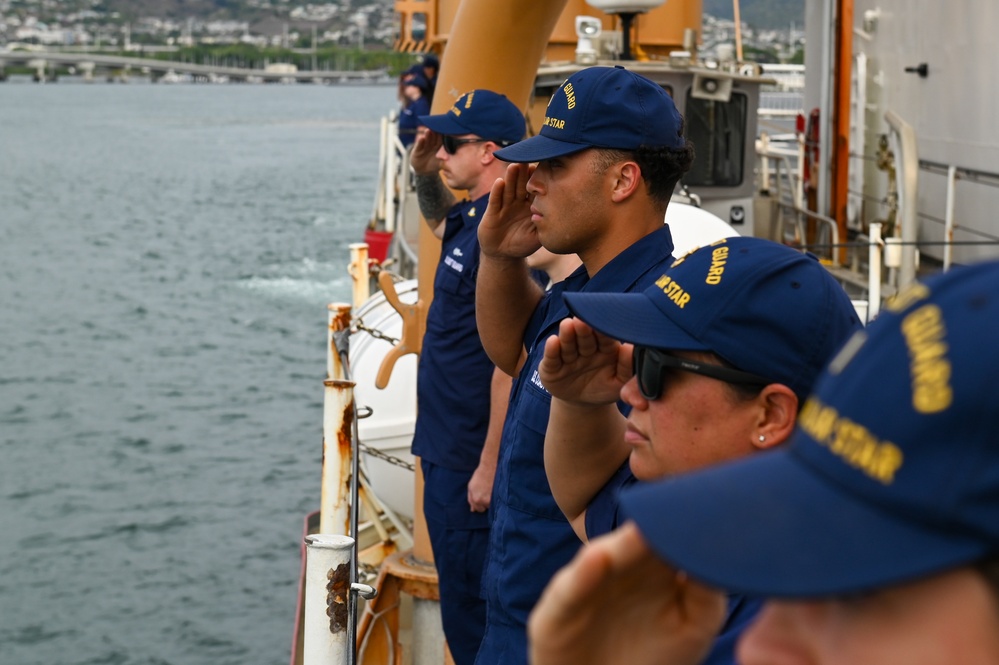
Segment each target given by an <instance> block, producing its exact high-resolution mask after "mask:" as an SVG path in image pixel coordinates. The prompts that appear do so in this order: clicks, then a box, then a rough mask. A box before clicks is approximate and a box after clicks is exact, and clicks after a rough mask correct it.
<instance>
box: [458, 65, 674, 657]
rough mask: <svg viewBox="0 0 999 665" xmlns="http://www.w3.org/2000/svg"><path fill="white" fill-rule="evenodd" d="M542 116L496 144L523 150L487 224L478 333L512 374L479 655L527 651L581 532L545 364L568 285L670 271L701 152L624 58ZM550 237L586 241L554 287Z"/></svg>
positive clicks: (655, 89)
mask: <svg viewBox="0 0 999 665" xmlns="http://www.w3.org/2000/svg"><path fill="white" fill-rule="evenodd" d="M546 116H547V118H546V120H545V122H544V123H543V124H542V126H541V127H540V130H539V132H538V134H537V135H535V136H532V137H530V138H528V139H526V140H524V141H521V142H520V143H517V144H514V145H512V146H510V147H508V148H503V149H502V150H499V151H497V152H496V155H497V156H498V157H499V158H500V159H503V160H507V161H510V162H514V163H513V164H512V165H511V166H510V167H509V169H508V170H507V173H506V177H505V178H503V179H500V180H497V182H496V183H495V184H494V186H493V190H492V194H491V195H490V198H489V207H488V209H487V211H486V215H485V217H484V218H483V220H482V222H481V224H480V225H479V242H480V247H481V250H482V254H481V257H480V263H479V279H478V282H477V285H476V288H477V293H476V319H477V322H478V328H479V333H480V335H481V337H482V341H483V346H484V347H485V348H486V350H487V351H488V353H489V356H490V358H492V360H493V362H495V363H496V365H497V366H498V367H499V368H501V369H502V370H504V371H505V372H507V373H508V374H510V375H511V376H513V375H516V380H515V382H514V386H513V389H512V391H511V395H510V406H509V409H508V412H507V419H506V422H505V423H504V425H503V439H502V443H501V445H500V459H499V462H498V467H497V471H496V482H495V485H494V489H493V498H492V504H491V505H492V507H491V509H490V510H491V512H492V514H493V523H492V533H491V536H490V544H489V550H488V557H489V558H488V562H487V564H486V570H485V572H484V573H483V584H482V586H483V592H484V594H485V595H486V598H487V605H488V611H487V615H488V624H487V626H486V634H485V636H484V637H483V640H482V646H481V647H480V649H479V654H478V656H477V657H476V663H477V665H493V664H495V665H518V664H523V663H526V661H527V616H528V613H529V612H530V610H531V608H532V607H533V606H534V603H535V602H537V599H538V597H539V596H540V594H541V590H542V589H543V588H544V586H545V585H546V584H547V583H548V580H549V579H551V576H552V575H554V574H555V571H556V570H558V569H559V568H560V567H561V566H563V565H564V564H566V563H568V561H569V560H570V559H571V558H572V556H573V554H575V552H576V550H578V549H579V546H580V542H579V539H578V538H576V535H575V534H574V533H573V531H572V528H571V527H570V526H569V523H568V522H567V521H566V519H565V517H564V516H563V515H562V512H561V511H560V510H559V508H558V506H557V505H556V503H555V500H554V499H553V498H552V496H551V492H550V491H549V490H548V482H547V480H546V479H545V470H544V458H543V448H544V436H545V427H546V425H547V422H548V402H549V400H550V397H549V395H548V391H547V390H546V389H545V387H544V385H542V383H541V381H539V380H538V375H537V367H538V363H539V362H540V360H541V352H542V349H543V347H544V340H545V338H546V337H547V336H548V335H550V334H552V333H553V332H554V331H556V330H557V329H558V322H559V321H560V320H561V319H562V318H564V317H565V316H567V315H568V311H567V310H566V309H565V306H564V304H563V302H562V294H563V293H565V292H567V291H632V290H641V289H643V288H645V287H646V286H647V285H649V284H651V283H652V282H653V280H655V278H656V277H658V276H659V274H661V272H662V269H663V268H664V267H665V266H667V265H669V263H670V262H672V260H673V258H672V256H671V254H672V251H673V241H672V237H671V235H670V231H669V227H668V226H667V225H666V224H665V215H666V208H667V206H668V204H669V200H670V197H671V196H672V193H673V189H674V187H675V185H676V184H677V182H678V181H679V179H680V177H681V176H682V175H683V174H684V173H685V172H686V171H687V170H688V169H689V168H690V165H691V162H692V161H693V156H694V155H693V148H692V147H691V145H690V143H689V142H688V141H687V140H686V138H685V137H684V136H683V118H682V117H681V116H680V113H679V112H678V111H677V109H676V106H675V105H674V103H673V100H672V98H671V97H670V96H669V94H668V93H667V92H666V91H665V90H664V89H663V88H662V87H661V86H659V85H657V84H656V83H654V82H653V81H650V80H649V79H647V78H645V77H643V76H641V75H639V74H636V73H634V72H631V71H628V70H626V69H624V68H618V67H589V68H586V69H582V70H580V71H578V72H575V73H574V74H572V75H571V76H570V77H569V78H568V79H567V80H566V81H565V82H563V84H562V85H561V86H559V88H558V90H556V91H555V93H554V95H553V96H552V98H551V100H550V101H549V103H548V107H547V110H546ZM532 162H537V167H536V168H535V167H533V166H530V163H532ZM540 247H545V248H546V249H548V250H549V251H552V252H554V253H556V254H576V255H578V256H579V258H580V260H581V261H582V263H583V266H582V267H581V268H579V269H578V270H576V271H575V272H573V273H572V274H571V275H569V276H568V277H567V278H565V279H564V280H562V281H561V282H559V283H557V284H554V285H553V286H552V287H551V289H550V290H548V291H547V292H546V291H544V290H543V289H542V288H541V287H540V286H539V285H538V284H537V283H536V282H535V281H533V280H532V279H531V276H530V270H529V265H528V261H527V257H529V256H530V255H531V254H533V253H534V252H535V251H537V250H538V249H539V248H540Z"/></svg>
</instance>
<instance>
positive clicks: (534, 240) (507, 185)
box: [479, 164, 541, 259]
mask: <svg viewBox="0 0 999 665" xmlns="http://www.w3.org/2000/svg"><path fill="white" fill-rule="evenodd" d="M532 173H534V166H533V165H528V164H510V166H508V167H507V169H506V177H504V178H500V179H497V180H496V182H495V183H493V187H492V190H490V193H489V206H488V207H487V208H486V212H485V214H484V215H483V216H482V221H480V222H479V248H480V251H481V252H482V254H483V255H485V256H489V257H492V258H507V259H523V258H525V257H528V256H530V255H531V254H533V253H534V252H536V251H537V250H538V248H539V247H541V241H540V240H538V230H537V228H535V226H534V222H532V221H531V199H532V198H533V197H532V196H531V195H530V194H529V193H528V191H527V181H528V180H530V179H531V174H532Z"/></svg>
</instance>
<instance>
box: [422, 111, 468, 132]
mask: <svg viewBox="0 0 999 665" xmlns="http://www.w3.org/2000/svg"><path fill="white" fill-rule="evenodd" d="M418 119H419V121H420V124H422V125H423V126H424V127H428V128H430V130H431V131H434V132H437V133H438V134H444V135H447V136H460V135H462V134H474V133H475V132H473V131H471V130H469V129H467V128H465V127H462V126H461V125H459V124H458V123H457V122H456V121H455V119H454V117H453V116H452V115H450V114H448V113H442V114H440V115H421V116H418Z"/></svg>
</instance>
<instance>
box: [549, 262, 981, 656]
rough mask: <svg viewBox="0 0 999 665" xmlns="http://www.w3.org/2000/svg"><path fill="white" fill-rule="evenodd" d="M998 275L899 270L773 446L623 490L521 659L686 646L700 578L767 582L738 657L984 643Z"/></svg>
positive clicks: (553, 592) (976, 268) (711, 607)
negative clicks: (882, 302) (617, 514)
mask: <svg viewBox="0 0 999 665" xmlns="http://www.w3.org/2000/svg"><path fill="white" fill-rule="evenodd" d="M996 284H999V262H996V261H989V262H984V263H979V264H975V265H969V266H961V267H957V268H954V269H953V270H951V271H950V272H948V273H945V274H941V275H936V276H933V277H931V278H928V279H927V280H926V281H925V282H922V283H916V284H913V285H912V286H910V287H909V288H908V289H906V290H903V291H902V292H901V293H900V294H899V295H897V296H895V297H894V298H893V299H891V300H890V301H889V302H888V303H887V304H886V307H885V308H884V310H883V311H882V313H881V315H880V316H879V317H878V318H877V320H875V321H874V322H872V323H871V324H870V326H869V327H868V328H867V329H866V330H864V331H862V332H860V333H857V334H855V335H854V336H853V337H852V338H851V339H850V340H849V341H848V342H847V343H846V344H845V345H844V346H843V348H842V350H841V351H840V352H839V353H838V354H837V355H836V356H835V357H834V358H833V359H832V360H831V362H830V363H829V365H828V367H827V368H826V370H825V372H824V373H823V375H822V376H821V377H820V378H819V380H818V381H817V382H816V385H815V387H814V390H813V391H812V392H811V395H810V396H809V397H808V399H807V401H806V403H805V406H804V408H803V409H802V411H801V415H800V416H799V419H798V425H797V427H796V429H795V431H794V433H793V435H792V437H791V439H790V441H789V443H788V444H787V445H786V446H783V447H782V448H781V449H780V450H777V451H773V452H771V453H768V454H764V455H755V456H752V457H750V458H747V459H742V460H736V461H733V462H730V463H726V464H723V465H717V466H714V467H711V468H708V469H704V470H700V471H697V472H694V473H690V474H684V475H681V476H677V477H675V478H669V479H667V480H664V481H660V482H657V483H649V484H642V485H640V486H638V487H636V488H632V489H630V490H628V491H626V492H625V493H623V494H622V499H621V502H622V508H623V513H624V515H625V516H626V517H627V518H628V520H629V521H627V522H626V523H625V524H624V526H622V527H621V528H619V529H618V530H617V531H615V532H614V533H612V534H609V535H607V536H604V537H601V538H598V539H595V540H593V541H592V542H591V543H590V545H588V546H587V547H586V548H584V551H583V552H581V553H580V556H579V557H577V559H576V560H575V561H573V563H572V564H571V565H570V566H569V567H568V568H566V569H565V570H564V571H562V572H560V573H559V575H558V576H557V577H556V579H555V580H554V581H553V583H552V585H551V586H550V587H549V589H547V590H546V592H545V594H544V597H543V599H542V601H541V602H540V603H539V604H538V607H537V609H536V612H535V615H534V616H532V618H531V635H532V656H533V662H534V663H535V664H536V665H560V664H561V663H565V662H571V663H573V665H587V664H588V663H600V665H615V664H616V663H620V664H625V663H627V665H643V664H644V663H649V664H651V663H671V665H694V664H696V663H699V662H701V660H700V653H701V652H703V650H704V648H705V646H706V644H707V643H708V642H707V639H706V638H707V637H708V636H709V635H710V633H711V627H712V625H713V624H716V623H717V621H718V619H719V615H720V613H719V612H718V611H717V610H718V608H719V600H720V598H721V596H720V594H718V593H717V592H715V591H713V590H712V589H711V587H714V588H720V589H728V590H731V591H735V592H739V593H744V594H751V595H755V596H764V597H766V598H767V601H766V603H765V605H764V607H763V609H762V610H761V612H760V613H759V615H758V616H757V618H756V620H755V621H754V622H753V623H752V625H751V626H750V627H749V628H748V629H747V630H746V631H745V632H744V634H743V636H742V638H741V639H740V641H739V645H738V649H737V652H738V660H739V662H740V663H741V664H742V665H772V664H775V663H800V664H803V665H805V664H807V665H846V664H850V665H853V664H856V663H905V664H906V665H951V664H952V663H961V664H962V665H986V664H991V663H999V441H997V438H996V432H997V431H999V393H997V392H996V390H995V388H994V385H993V384H994V383H995V377H996V375H997V374H999V350H997V347H996V345H995V344H992V343H990V342H989V341H988V340H992V339H995V338H994V337H992V335H993V334H999V294H997V290H996ZM721 543H724V544H726V545H727V546H720V544H721ZM680 571H682V572H680ZM635 573H638V574H640V575H641V578H640V579H638V578H636V577H635V575H634V574H635ZM706 585H710V586H706ZM629 592H630V594H629V595H628V596H624V595H623V593H629ZM624 607H626V608H627V612H628V613H629V616H630V617H631V618H632V619H633V621H631V622H630V623H626V622H623V621H618V620H617V618H618V617H619V616H620V615H619V614H617V613H616V612H615V610H617V609H621V608H624ZM644 619H648V621H645V620H644ZM566 646H568V647H569V649H571V650H572V651H574V654H570V655H569V657H570V658H572V660H568V661H567V660H565V657H566V653H565V651H564V649H563V647H566ZM573 656H575V657H573Z"/></svg>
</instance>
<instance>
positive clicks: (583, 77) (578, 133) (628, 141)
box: [496, 67, 686, 162]
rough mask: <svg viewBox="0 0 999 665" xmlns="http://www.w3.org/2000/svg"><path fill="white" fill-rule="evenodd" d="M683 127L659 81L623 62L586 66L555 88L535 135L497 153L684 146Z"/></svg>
mask: <svg viewBox="0 0 999 665" xmlns="http://www.w3.org/2000/svg"><path fill="white" fill-rule="evenodd" d="M682 130H683V118H682V117H681V116H680V112H679V111H678V110H677V109H676V105H675V104H674V103H673V98H672V97H670V96H669V93H667V92H666V91H665V90H664V89H663V87H662V86H660V85H657V84H656V83H653V82H652V81H650V80H649V79H647V78H645V77H644V76H641V75H640V74H636V73H634V72H632V71H629V70H627V69H624V68H623V67H588V68H586V69H581V70H579V71H578V72H576V73H575V74H573V75H572V76H570V77H569V78H568V79H566V81H565V83H563V84H562V86H561V87H560V88H559V89H558V90H556V91H555V94H554V95H552V98H551V101H550V102H548V109H547V110H546V111H545V122H544V126H542V128H541V131H540V132H538V134H537V135H536V136H532V137H531V138H529V139H527V140H526V141H522V142H520V143H518V144H517V145H515V146H511V147H509V148H504V149H503V150H497V151H496V156H497V157H499V158H500V159H502V160H505V161H507V162H538V161H541V160H543V159H552V158H554V157H561V156H563V155H569V154H572V153H574V152H579V151H580V150H585V149H587V148H611V149H616V150H636V149H638V148H639V147H642V146H647V147H650V148H683V147H684V146H685V145H686V140H685V139H684V138H683V136H682V135H681V131H682Z"/></svg>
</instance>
